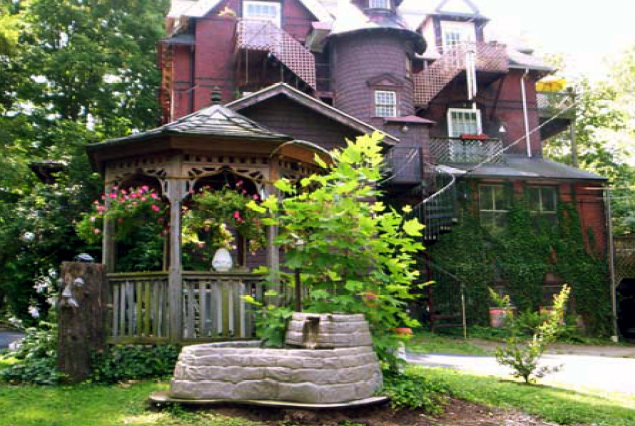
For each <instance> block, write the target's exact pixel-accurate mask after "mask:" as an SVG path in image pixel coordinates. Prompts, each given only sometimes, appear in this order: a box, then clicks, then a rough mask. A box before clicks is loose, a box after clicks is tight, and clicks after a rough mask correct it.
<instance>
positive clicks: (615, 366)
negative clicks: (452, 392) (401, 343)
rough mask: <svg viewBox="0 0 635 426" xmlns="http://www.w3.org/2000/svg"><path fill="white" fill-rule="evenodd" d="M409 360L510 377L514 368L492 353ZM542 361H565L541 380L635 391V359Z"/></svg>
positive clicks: (558, 359)
mask: <svg viewBox="0 0 635 426" xmlns="http://www.w3.org/2000/svg"><path fill="white" fill-rule="evenodd" d="M408 362H410V363H413V364H421V365H429V366H436V367H451V368H458V369H461V370H470V371H474V372H476V373H479V374H488V375H495V376H502V377H505V376H507V377H509V375H510V374H509V373H510V371H511V370H510V369H509V368H508V367H503V366H500V365H498V363H497V362H496V359H495V358H494V357H490V356H475V355H454V354H453V355H449V354H448V355H446V354H416V353H412V352H410V353H408ZM540 365H547V366H556V365H563V368H562V370H561V371H559V372H557V373H552V374H549V375H547V376H545V377H544V378H543V379H540V383H545V384H553V385H563V386H564V387H567V388H575V389H579V390H582V389H583V388H587V389H597V390H604V391H609V392H623V393H627V394H631V395H635V380H633V378H634V377H635V359H627V358H608V357H599V356H587V355H555V354H548V355H545V356H544V357H543V358H542V359H541V364H540Z"/></svg>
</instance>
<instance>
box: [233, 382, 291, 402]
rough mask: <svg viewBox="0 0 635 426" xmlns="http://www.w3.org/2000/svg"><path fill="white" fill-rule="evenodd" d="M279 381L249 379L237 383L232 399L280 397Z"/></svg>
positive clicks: (275, 398)
mask: <svg viewBox="0 0 635 426" xmlns="http://www.w3.org/2000/svg"><path fill="white" fill-rule="evenodd" d="M279 387H280V385H279V383H278V382H276V381H275V380H247V381H244V382H240V383H237V384H236V386H235V387H234V392H233V395H232V398H231V399H272V400H277V399H279Z"/></svg>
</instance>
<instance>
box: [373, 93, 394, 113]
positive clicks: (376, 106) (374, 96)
mask: <svg viewBox="0 0 635 426" xmlns="http://www.w3.org/2000/svg"><path fill="white" fill-rule="evenodd" d="M380 93H381V94H391V95H392V96H393V97H394V100H395V103H394V104H392V106H391V105H388V104H379V103H378V102H377V95H379V94H380ZM373 99H374V106H375V117H397V92H395V91H394V90H375V91H374V92H373ZM379 108H392V111H393V113H394V114H393V115H382V114H379V112H378V109H379Z"/></svg>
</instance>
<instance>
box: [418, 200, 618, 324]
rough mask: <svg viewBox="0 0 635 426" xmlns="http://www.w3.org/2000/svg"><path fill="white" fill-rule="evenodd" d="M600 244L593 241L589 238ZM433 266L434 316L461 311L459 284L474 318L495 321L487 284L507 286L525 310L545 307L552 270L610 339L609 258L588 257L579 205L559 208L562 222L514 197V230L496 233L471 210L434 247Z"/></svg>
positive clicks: (511, 219) (510, 224) (585, 317)
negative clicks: (547, 280)
mask: <svg viewBox="0 0 635 426" xmlns="http://www.w3.org/2000/svg"><path fill="white" fill-rule="evenodd" d="M590 242H591V244H590V246H591V247H593V246H594V244H593V236H590ZM428 251H429V252H430V258H431V259H432V262H433V265H432V266H433V267H432V270H433V275H434V279H435V284H434V285H433V289H432V291H433V309H434V310H435V311H436V312H435V313H439V312H440V313H455V312H460V311H459V310H457V309H460V305H459V303H460V299H459V298H460V295H458V293H457V287H458V286H460V285H461V284H463V285H464V288H465V294H466V302H467V313H468V315H467V320H468V323H470V324H473V325H487V324H488V323H489V317H488V308H489V306H490V305H491V301H490V300H489V294H488V290H487V288H488V287H493V286H494V284H495V283H504V284H505V292H506V293H507V294H509V295H510V296H511V300H512V303H513V304H514V305H515V306H516V307H517V309H518V311H519V312H523V311H525V310H532V311H536V310H538V309H539V307H540V306H541V305H542V304H543V283H544V279H545V274H546V273H548V272H553V273H556V274H558V275H560V277H562V280H563V283H568V284H569V285H570V286H571V287H572V296H573V297H572V306H574V308H575V312H576V313H577V314H578V315H581V316H582V318H583V320H584V323H585V325H586V327H587V330H588V331H589V332H590V333H591V334H594V335H609V334H611V298H610V284H609V279H608V265H607V261H606V259H603V258H602V257H601V256H598V255H595V254H592V253H589V252H588V250H587V248H586V245H585V241H584V235H583V231H582V226H581V221H580V218H579V216H578V213H577V211H576V209H575V206H574V205H573V204H570V203H560V204H559V206H558V221H557V225H555V226H554V224H551V223H548V222H547V221H544V220H536V218H535V217H532V215H531V212H530V211H529V210H528V208H527V205H526V203H525V202H524V201H520V200H515V201H514V202H513V203H512V207H511V208H510V210H509V213H508V214H507V226H506V227H505V228H504V230H503V231H502V232H500V233H497V234H492V233H490V232H488V231H487V230H486V229H484V228H483V227H482V226H481V224H480V222H479V219H478V217H477V215H476V214H475V213H474V212H470V211H469V209H468V206H467V205H465V203H464V205H463V206H462V207H461V212H460V221H459V223H458V224H457V225H456V226H454V227H453V228H452V231H451V232H450V233H449V234H446V235H443V236H442V237H441V238H440V240H439V241H438V242H436V243H435V244H432V245H430V246H429V247H428Z"/></svg>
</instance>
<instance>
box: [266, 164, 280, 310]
mask: <svg viewBox="0 0 635 426" xmlns="http://www.w3.org/2000/svg"><path fill="white" fill-rule="evenodd" d="M269 173H270V174H269V179H270V180H271V182H275V181H276V180H278V177H279V173H280V172H279V163H278V159H277V158H273V159H271V164H270V170H269ZM275 192H276V188H275V187H274V186H273V184H271V183H268V184H267V194H273V193H275ZM266 234H267V235H266V237H267V268H269V271H270V274H271V281H272V282H273V283H274V287H273V288H272V290H274V291H275V292H277V293H278V294H280V290H281V286H280V276H279V274H280V251H279V250H278V247H276V245H275V244H274V241H275V239H276V237H277V236H278V227H277V226H275V225H269V226H267V230H266ZM280 300H282V298H281V297H280V296H277V297H274V298H272V303H273V304H274V305H279V302H280Z"/></svg>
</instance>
